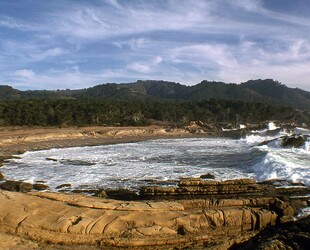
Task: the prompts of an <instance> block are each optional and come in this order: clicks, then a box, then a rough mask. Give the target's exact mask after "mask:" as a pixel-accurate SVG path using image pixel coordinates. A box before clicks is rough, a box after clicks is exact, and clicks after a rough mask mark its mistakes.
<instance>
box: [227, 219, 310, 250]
mask: <svg viewBox="0 0 310 250" xmlns="http://www.w3.org/2000/svg"><path fill="white" fill-rule="evenodd" d="M309 246H310V216H308V217H306V218H303V219H300V220H299V221H296V222H289V223H285V224H282V225H279V226H277V227H270V228H268V229H266V230H263V231H262V232H261V233H259V234H258V235H256V236H255V237H253V238H252V239H251V240H249V241H247V242H245V243H242V244H237V245H234V246H233V247H232V248H231V249H232V250H237V249H238V250H251V249H264V250H274V249H283V250H286V249H287V250H290V249H309Z"/></svg>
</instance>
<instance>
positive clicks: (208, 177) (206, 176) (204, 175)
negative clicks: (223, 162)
mask: <svg viewBox="0 0 310 250" xmlns="http://www.w3.org/2000/svg"><path fill="white" fill-rule="evenodd" d="M200 178H201V179H215V176H214V175H213V174H210V173H207V174H202V175H200Z"/></svg>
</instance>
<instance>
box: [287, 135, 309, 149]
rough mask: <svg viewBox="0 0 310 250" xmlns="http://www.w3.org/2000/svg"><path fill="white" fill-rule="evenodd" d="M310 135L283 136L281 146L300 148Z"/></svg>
mask: <svg viewBox="0 0 310 250" xmlns="http://www.w3.org/2000/svg"><path fill="white" fill-rule="evenodd" d="M308 138H309V136H306V135H291V136H285V137H282V142H281V146H282V147H284V148H300V147H304V145H305V142H306V141H307V139H308Z"/></svg>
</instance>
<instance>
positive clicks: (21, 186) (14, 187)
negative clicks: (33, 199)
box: [0, 180, 33, 192]
mask: <svg viewBox="0 0 310 250" xmlns="http://www.w3.org/2000/svg"><path fill="white" fill-rule="evenodd" d="M32 188H33V185H32V184H30V183H27V182H22V181H13V180H8V181H5V182H4V183H2V184H1V185H0V189H4V190H8V191H15V192H29V191H30V190H32Z"/></svg>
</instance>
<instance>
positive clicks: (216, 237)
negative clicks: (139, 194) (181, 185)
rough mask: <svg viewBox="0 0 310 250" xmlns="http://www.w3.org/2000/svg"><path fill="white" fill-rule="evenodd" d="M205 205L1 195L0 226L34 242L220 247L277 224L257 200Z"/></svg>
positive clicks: (14, 193) (218, 202) (31, 194)
mask: <svg viewBox="0 0 310 250" xmlns="http://www.w3.org/2000/svg"><path fill="white" fill-rule="evenodd" d="M208 202H211V201H207V200H200V201H198V200H197V202H196V203H189V202H188V201H184V203H183V202H182V201H178V202H175V201H174V202H172V201H161V202H159V201H154V202H152V201H150V202H143V201H140V202H123V201H115V200H102V199H99V198H90V197H84V196H81V195H66V194H57V193H36V192H31V193H27V194H25V193H16V192H8V191H0V223H1V227H2V228H3V230H4V231H5V232H8V233H14V234H16V235H20V236H24V237H28V238H30V239H33V240H37V241H43V242H47V241H48V242H51V243H57V244H68V245H72V244H89V245H98V244H100V245H103V246H126V247H134V246H165V245H175V244H184V243H187V242H192V243H195V242H196V243H197V244H198V243H201V244H211V243H214V242H221V241H223V240H226V239H232V238H233V237H235V236H236V235H238V234H243V235H247V234H248V235H252V233H253V232H256V231H257V230H261V229H262V228H265V227H267V226H270V225H274V224H276V221H277V218H278V215H277V214H276V213H275V212H273V211H270V210H268V209H265V208H263V207H262V206H260V205H259V204H260V203H261V201H258V200H257V202H254V203H253V204H254V205H250V204H251V201H250V200H249V201H247V202H245V204H246V203H248V204H249V205H245V204H243V205H242V206H232V203H231V202H229V201H225V200H218V201H217V202H216V203H212V202H211V203H212V204H211V203H208ZM263 203H264V202H263ZM198 204H204V205H203V206H198ZM207 204H208V205H207ZM12 208H14V209H12ZM231 242H232V243H233V242H236V241H231ZM237 242H238V241H237Z"/></svg>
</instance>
